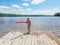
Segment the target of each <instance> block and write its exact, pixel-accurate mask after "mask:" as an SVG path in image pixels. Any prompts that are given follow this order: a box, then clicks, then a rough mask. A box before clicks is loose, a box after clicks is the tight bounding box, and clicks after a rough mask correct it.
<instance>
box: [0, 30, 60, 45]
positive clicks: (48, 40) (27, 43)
mask: <svg viewBox="0 0 60 45" xmlns="http://www.w3.org/2000/svg"><path fill="white" fill-rule="evenodd" d="M0 45H60V42H59V40H58V38H57V37H56V36H55V35H54V34H53V33H51V32H47V31H37V32H31V34H29V35H23V34H22V33H21V32H19V31H11V32H10V33H8V34H7V35H5V36H3V37H1V38H0Z"/></svg>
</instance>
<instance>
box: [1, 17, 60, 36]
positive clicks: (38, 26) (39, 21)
mask: <svg viewBox="0 0 60 45" xmlns="http://www.w3.org/2000/svg"><path fill="white" fill-rule="evenodd" d="M26 18H27V17H0V37H1V36H3V35H5V34H7V33H8V32H9V31H12V30H23V31H27V27H26V26H27V24H16V21H26ZM29 18H31V22H32V25H31V30H51V31H53V32H54V33H55V34H56V35H57V36H58V37H60V17H29Z"/></svg>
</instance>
